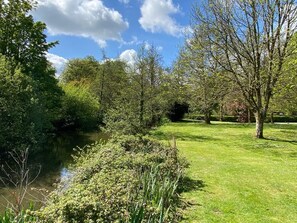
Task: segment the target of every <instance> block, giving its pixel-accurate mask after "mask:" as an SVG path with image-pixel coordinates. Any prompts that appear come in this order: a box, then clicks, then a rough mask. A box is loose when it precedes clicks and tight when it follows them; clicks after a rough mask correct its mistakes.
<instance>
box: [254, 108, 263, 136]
mask: <svg viewBox="0 0 297 223" xmlns="http://www.w3.org/2000/svg"><path fill="white" fill-rule="evenodd" d="M255 118H256V138H258V139H264V136H263V128H264V119H265V115H263V114H262V112H256V113H255Z"/></svg>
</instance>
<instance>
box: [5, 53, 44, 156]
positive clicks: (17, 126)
mask: <svg viewBox="0 0 297 223" xmlns="http://www.w3.org/2000/svg"><path fill="white" fill-rule="evenodd" d="M10 68H11V66H10V63H9V61H7V60H6V59H5V57H4V56H1V55H0V152H5V151H12V150H14V149H16V150H22V149H26V148H27V147H30V148H31V147H33V146H34V145H35V144H36V142H37V141H38V140H39V137H40V134H41V131H42V126H41V124H40V122H39V120H38V119H37V117H38V115H39V114H40V112H41V111H40V110H39V109H38V97H37V95H35V93H34V91H33V84H34V83H33V80H32V79H31V78H30V77H28V76H26V75H24V74H23V73H22V72H21V71H20V69H15V71H14V73H13V74H11V69H10ZM36 116H37V117H36Z"/></svg>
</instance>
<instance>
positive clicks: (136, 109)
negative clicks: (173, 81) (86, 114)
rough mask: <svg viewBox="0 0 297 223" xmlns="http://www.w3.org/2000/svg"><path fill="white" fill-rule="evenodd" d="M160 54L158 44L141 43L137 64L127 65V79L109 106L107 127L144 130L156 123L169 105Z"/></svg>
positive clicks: (124, 131)
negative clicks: (154, 45)
mask: <svg viewBox="0 0 297 223" xmlns="http://www.w3.org/2000/svg"><path fill="white" fill-rule="evenodd" d="M160 58H161V57H160V55H159V54H158V52H157V50H156V48H155V47H151V48H149V49H147V48H145V47H144V46H142V47H141V48H140V49H139V52H138V55H137V57H136V58H135V61H136V63H135V64H134V66H127V68H126V70H127V77H128V79H127V80H128V82H127V84H126V85H125V87H124V88H122V89H121V91H119V93H118V94H117V95H118V97H116V98H115V100H114V103H113V104H112V105H111V106H110V107H109V108H108V110H107V114H106V117H105V124H106V127H107V129H108V131H111V132H121V133H124V134H137V133H139V134H144V133H146V132H147V130H148V129H149V128H150V127H152V126H155V125H157V124H158V123H159V122H160V120H161V117H162V115H163V114H164V113H165V110H166V109H167V98H166V97H165V95H166V94H165V90H166V89H167V85H168V83H167V82H165V80H167V79H166V78H164V76H165V75H164V71H163V69H162V67H161V62H160V60H161V59H160Z"/></svg>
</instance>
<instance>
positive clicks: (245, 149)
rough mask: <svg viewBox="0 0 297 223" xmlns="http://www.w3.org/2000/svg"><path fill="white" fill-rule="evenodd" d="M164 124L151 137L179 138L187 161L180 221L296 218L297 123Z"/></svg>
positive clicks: (269, 222) (259, 221)
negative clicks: (257, 131) (260, 126)
mask: <svg viewBox="0 0 297 223" xmlns="http://www.w3.org/2000/svg"><path fill="white" fill-rule="evenodd" d="M264 134H265V137H266V138H267V139H263V140H259V139H255V138H254V125H252V124H251V125H248V124H231V123H219V122H216V123H214V124H212V125H204V124H202V123H193V122H181V123H170V124H166V125H164V126H162V127H160V128H158V129H157V130H155V131H153V132H152V135H153V137H155V138H157V139H159V140H163V141H168V140H171V139H172V137H175V138H176V140H177V146H178V148H179V150H180V152H181V154H182V155H183V156H184V157H186V159H187V160H188V161H189V162H190V167H189V169H188V170H187V176H188V178H189V179H188V181H189V182H188V185H186V186H187V187H186V188H187V190H186V191H185V192H184V193H183V198H184V200H185V201H186V202H187V203H188V204H189V205H188V207H187V208H186V209H185V210H183V215H184V220H183V222H223V223H225V222H243V223H249V222H251V223H262V222H263V223H264V222H265V223H266V222H267V223H273V222H282V223H285V222H287V223H292V222H297V125H293V124H292V125H290V124H289V125H288V124H284V125H278V124H275V125H270V124H267V125H266V126H265V130H264Z"/></svg>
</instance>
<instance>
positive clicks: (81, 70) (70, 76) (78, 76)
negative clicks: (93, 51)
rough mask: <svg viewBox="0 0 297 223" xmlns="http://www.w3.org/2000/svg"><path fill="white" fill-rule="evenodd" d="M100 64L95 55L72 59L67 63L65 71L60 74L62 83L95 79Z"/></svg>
mask: <svg viewBox="0 0 297 223" xmlns="http://www.w3.org/2000/svg"><path fill="white" fill-rule="evenodd" d="M99 67H100V64H99V63H98V61H96V59H95V58H94V57H86V58H84V59H72V60H69V61H68V62H67V64H66V67H65V69H64V71H63V73H62V74H61V76H60V79H61V81H62V83H68V82H71V81H86V80H89V81H90V82H91V80H94V79H95V78H96V76H97V74H98V71H99Z"/></svg>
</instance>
